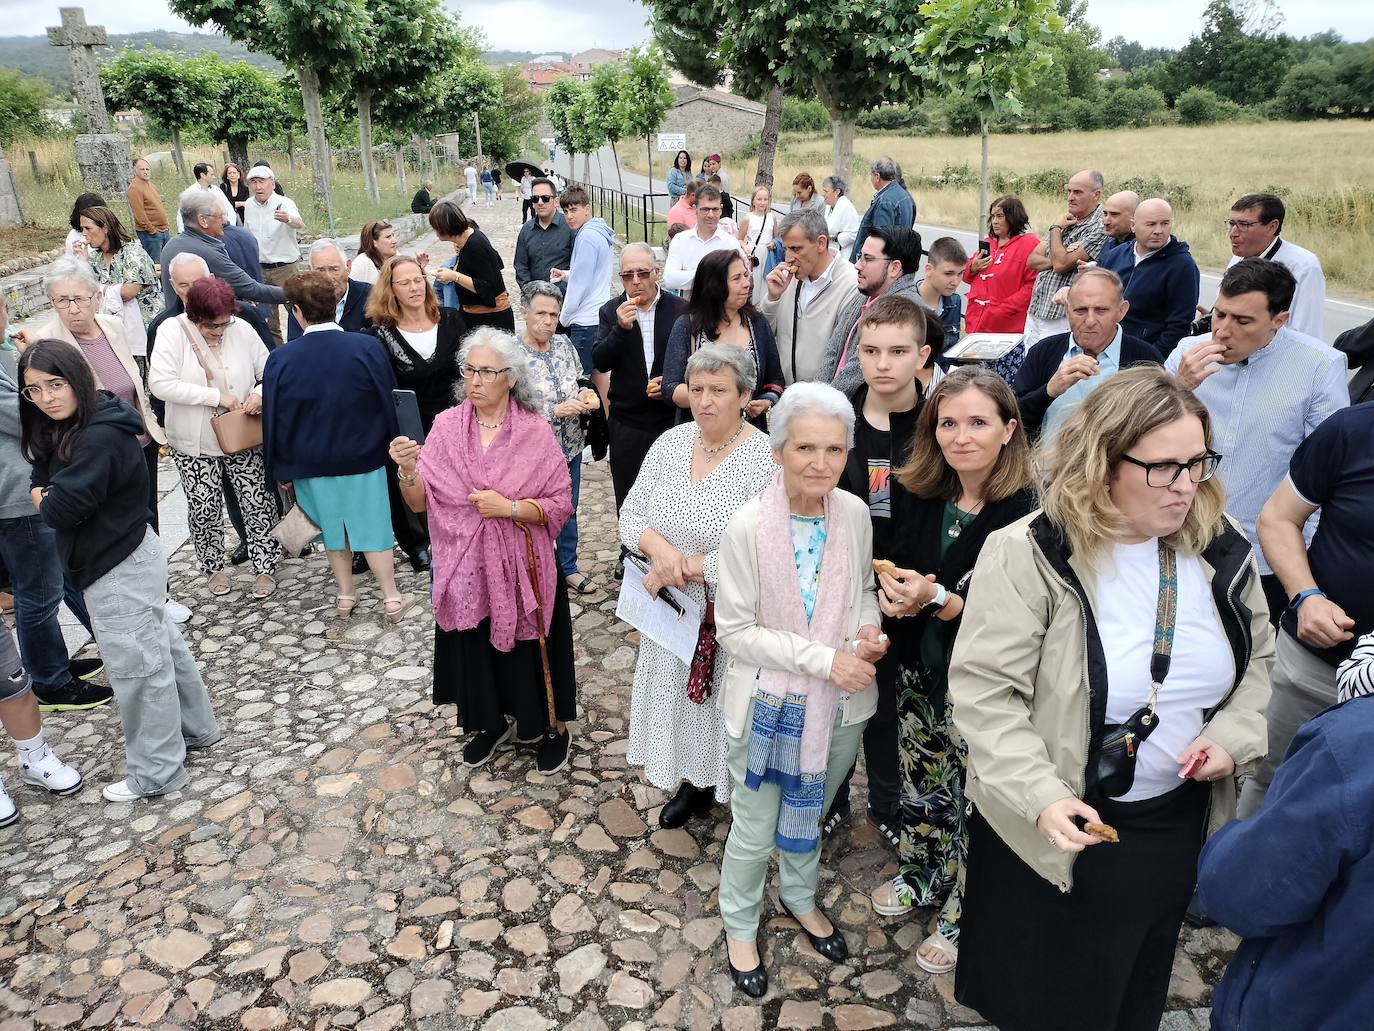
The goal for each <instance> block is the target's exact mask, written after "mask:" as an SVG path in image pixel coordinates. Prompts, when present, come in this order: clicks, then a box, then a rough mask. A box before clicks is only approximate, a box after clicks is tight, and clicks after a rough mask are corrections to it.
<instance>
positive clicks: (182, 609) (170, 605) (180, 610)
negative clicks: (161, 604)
mask: <svg viewBox="0 0 1374 1031" xmlns="http://www.w3.org/2000/svg"><path fill="white" fill-rule="evenodd" d="M167 615H169V616H171V617H172V622H173V623H175V624H177V626H180V625H181V624H182V623H185V622H186V621H187V620H189V619H190V618H191V610H190V609H188V608H187V607H186V606H185V605H183V604H181V602H179V601H173V600H172V599H171V598H168V599H167Z"/></svg>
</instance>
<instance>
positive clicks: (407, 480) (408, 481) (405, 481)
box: [396, 472, 415, 487]
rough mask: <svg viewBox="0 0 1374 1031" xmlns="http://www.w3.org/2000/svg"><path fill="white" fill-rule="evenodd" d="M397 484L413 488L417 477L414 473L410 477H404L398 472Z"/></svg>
mask: <svg viewBox="0 0 1374 1031" xmlns="http://www.w3.org/2000/svg"><path fill="white" fill-rule="evenodd" d="M396 482H397V483H399V484H400V485H401V486H402V487H413V486H415V476H414V474H413V473H412V474H411V475H410V476H402V475H401V474H400V473H399V472H398V473H397V474H396Z"/></svg>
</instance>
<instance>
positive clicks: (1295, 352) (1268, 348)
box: [1164, 326, 1350, 576]
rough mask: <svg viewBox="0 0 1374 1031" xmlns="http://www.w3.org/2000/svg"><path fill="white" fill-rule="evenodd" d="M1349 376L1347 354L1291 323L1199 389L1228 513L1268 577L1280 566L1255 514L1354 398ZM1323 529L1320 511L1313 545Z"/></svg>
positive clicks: (1178, 352) (1173, 366) (1190, 342)
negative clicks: (1302, 448)
mask: <svg viewBox="0 0 1374 1031" xmlns="http://www.w3.org/2000/svg"><path fill="white" fill-rule="evenodd" d="M1210 340H1211V337H1210V336H1206V337H1187V338H1185V339H1183V340H1180V341H1179V344H1178V347H1176V348H1175V349H1174V352H1173V353H1172V354H1171V355H1169V358H1168V360H1167V361H1166V362H1165V363H1164V367H1165V369H1167V370H1168V371H1169V372H1173V373H1177V372H1178V366H1179V362H1181V361H1182V359H1183V356H1184V354H1186V353H1187V352H1188V351H1190V350H1192V349H1193V348H1194V347H1197V346H1198V345H1199V344H1203V343H1206V342H1208V341H1210ZM1345 381H1346V362H1345V355H1343V354H1342V353H1341V352H1340V351H1337V350H1336V349H1335V348H1334V347H1328V346H1326V344H1323V343H1322V342H1321V341H1320V340H1317V339H1316V338H1314V337H1310V336H1304V335H1303V334H1302V333H1295V332H1294V331H1293V330H1291V329H1289V328H1288V327H1286V326H1285V327H1283V328H1282V329H1280V330H1279V331H1278V332H1277V333H1276V334H1274V339H1273V340H1271V341H1269V343H1268V344H1266V345H1265V346H1264V347H1261V348H1260V349H1259V350H1258V351H1256V352H1255V353H1254V354H1252V355H1251V356H1250V357H1249V358H1247V359H1245V360H1244V361H1239V362H1235V363H1233V364H1230V365H1223V366H1221V368H1219V369H1218V370H1217V371H1216V372H1214V373H1213V374H1212V375H1210V376H1208V377H1207V378H1206V379H1205V380H1203V381H1202V383H1200V384H1199V385H1198V387H1197V388H1196V390H1194V393H1195V394H1197V396H1198V397H1199V398H1200V399H1201V400H1202V403H1203V404H1205V405H1206V406H1207V411H1208V412H1210V413H1211V416H1212V448H1213V450H1215V451H1217V452H1219V453H1220V454H1221V455H1222V462H1221V465H1220V467H1219V468H1218V470H1217V475H1218V476H1219V477H1220V478H1221V482H1222V484H1223V485H1224V486H1225V487H1226V511H1227V512H1228V513H1230V514H1231V516H1232V517H1233V518H1235V519H1236V520H1237V521H1238V522H1239V523H1240V524H1241V526H1242V527H1243V528H1244V530H1245V536H1246V537H1247V538H1249V540H1250V543H1251V544H1252V545H1254V548H1255V558H1256V559H1257V560H1258V561H1259V568H1260V573H1261V574H1263V575H1266V576H1267V575H1269V573H1270V572H1272V570H1270V568H1269V564H1268V563H1267V562H1266V561H1265V560H1264V553H1263V552H1262V551H1260V543H1259V537H1258V535H1257V534H1256V533H1255V520H1256V519H1257V518H1259V513H1260V509H1261V508H1263V507H1264V503H1265V502H1266V501H1268V500H1269V495H1271V494H1273V493H1274V489H1275V488H1276V487H1278V485H1279V484H1280V483H1282V482H1283V478H1284V476H1286V475H1287V473H1288V461H1289V459H1290V458H1292V457H1293V452H1294V451H1296V450H1297V447H1298V445H1299V444H1301V443H1302V442H1303V440H1305V439H1306V437H1307V435H1308V434H1309V433H1311V432H1312V431H1313V430H1314V429H1316V428H1317V427H1318V426H1320V425H1321V424H1322V422H1323V421H1325V419H1326V418H1327V416H1329V415H1331V414H1332V413H1333V412H1336V411H1339V410H1340V409H1342V408H1345V407H1346V406H1347V405H1349V404H1350V395H1349V393H1348V392H1347V390H1346V385H1345ZM1316 530H1317V517H1316V516H1315V515H1314V516H1313V517H1312V518H1311V519H1309V520H1308V521H1307V525H1306V526H1305V527H1304V528H1303V536H1304V537H1305V538H1306V540H1307V543H1308V544H1309V545H1310V544H1311V543H1312V535H1313V534H1314V533H1316Z"/></svg>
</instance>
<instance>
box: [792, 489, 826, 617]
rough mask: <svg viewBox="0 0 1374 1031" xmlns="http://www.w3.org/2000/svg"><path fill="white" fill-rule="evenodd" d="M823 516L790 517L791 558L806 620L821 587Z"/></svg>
mask: <svg viewBox="0 0 1374 1031" xmlns="http://www.w3.org/2000/svg"><path fill="white" fill-rule="evenodd" d="M825 538H826V531H825V516H799V515H794V516H793V517H792V558H793V560H794V561H795V562H796V563H797V579H798V581H800V582H801V595H802V605H803V606H804V607H805V608H806V621H807V622H808V623H809V622H811V616H812V613H814V612H815V610H816V594H817V592H818V591H820V589H821V554H822V552H824V551H825Z"/></svg>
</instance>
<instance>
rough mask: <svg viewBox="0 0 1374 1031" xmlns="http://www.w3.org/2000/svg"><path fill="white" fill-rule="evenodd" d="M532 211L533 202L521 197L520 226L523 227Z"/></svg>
mask: <svg viewBox="0 0 1374 1031" xmlns="http://www.w3.org/2000/svg"><path fill="white" fill-rule="evenodd" d="M532 211H534V201H532V200H530V199H529V198H528V197H522V198H521V200H520V224H521V225H524V224H525V223H526V222H528V221H529V218H530V213H531V212H532Z"/></svg>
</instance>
